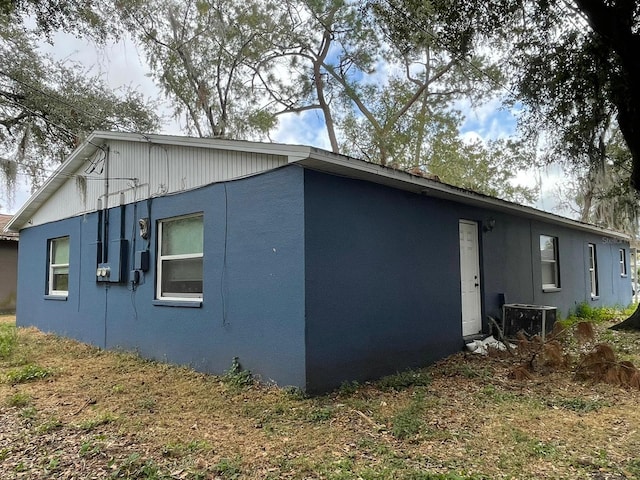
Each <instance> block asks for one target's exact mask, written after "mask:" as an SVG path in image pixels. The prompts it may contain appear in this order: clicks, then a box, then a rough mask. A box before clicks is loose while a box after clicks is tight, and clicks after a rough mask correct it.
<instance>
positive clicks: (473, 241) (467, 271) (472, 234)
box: [460, 220, 482, 336]
mask: <svg viewBox="0 0 640 480" xmlns="http://www.w3.org/2000/svg"><path fill="white" fill-rule="evenodd" d="M460 290H461V292H462V335H463V336H466V335H474V334H476V333H479V332H480V331H481V330H482V309H481V300H480V261H479V256H478V224H477V223H476V222H471V221H469V220H460Z"/></svg>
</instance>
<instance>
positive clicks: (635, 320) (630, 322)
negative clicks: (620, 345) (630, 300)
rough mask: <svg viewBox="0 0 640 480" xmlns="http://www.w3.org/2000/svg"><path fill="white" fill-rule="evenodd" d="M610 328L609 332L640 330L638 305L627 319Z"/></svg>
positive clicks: (639, 305)
mask: <svg viewBox="0 0 640 480" xmlns="http://www.w3.org/2000/svg"><path fill="white" fill-rule="evenodd" d="M610 328H611V330H640V304H638V308H636V311H635V312H633V313H632V314H631V316H630V317H629V318H627V319H626V320H624V321H622V322H620V323H617V324H615V325H614V326H613V327H610Z"/></svg>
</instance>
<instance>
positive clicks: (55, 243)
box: [47, 237, 69, 296]
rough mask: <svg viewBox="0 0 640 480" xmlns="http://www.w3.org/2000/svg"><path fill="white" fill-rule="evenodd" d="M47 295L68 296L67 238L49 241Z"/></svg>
mask: <svg viewBox="0 0 640 480" xmlns="http://www.w3.org/2000/svg"><path fill="white" fill-rule="evenodd" d="M48 277H49V278H48V284H47V294H48V295H59V296H67V295H68V294H69V237H60V238H53V239H51V240H49V272H48Z"/></svg>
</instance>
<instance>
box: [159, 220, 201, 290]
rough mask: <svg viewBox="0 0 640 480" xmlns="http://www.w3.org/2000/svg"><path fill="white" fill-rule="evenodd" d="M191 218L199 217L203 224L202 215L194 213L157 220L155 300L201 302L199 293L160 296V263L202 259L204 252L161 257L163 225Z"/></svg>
mask: <svg viewBox="0 0 640 480" xmlns="http://www.w3.org/2000/svg"><path fill="white" fill-rule="evenodd" d="M191 217H200V218H201V219H202V221H203V223H204V216H203V214H202V213H196V214H192V215H181V216H179V217H170V218H163V219H162V220H158V226H157V229H156V232H157V240H158V241H157V250H156V251H157V262H156V264H157V272H156V273H157V278H156V299H158V300H168V301H181V302H183V301H187V302H191V301H193V302H199V301H202V295H203V292H201V293H180V294H177V295H163V294H162V274H163V273H162V262H163V261H167V260H186V259H190V258H204V252H200V253H188V254H179V255H162V228H163V225H164V224H166V223H169V222H173V221H176V220H182V219H185V218H191ZM203 250H204V239H203ZM202 281H203V289H204V272H203V279H202Z"/></svg>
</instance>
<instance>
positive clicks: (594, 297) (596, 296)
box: [591, 295, 600, 301]
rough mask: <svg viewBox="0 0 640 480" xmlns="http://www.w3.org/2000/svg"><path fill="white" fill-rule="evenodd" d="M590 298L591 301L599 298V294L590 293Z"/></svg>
mask: <svg viewBox="0 0 640 480" xmlns="http://www.w3.org/2000/svg"><path fill="white" fill-rule="evenodd" d="M591 300H593V301H596V300H600V295H591Z"/></svg>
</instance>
